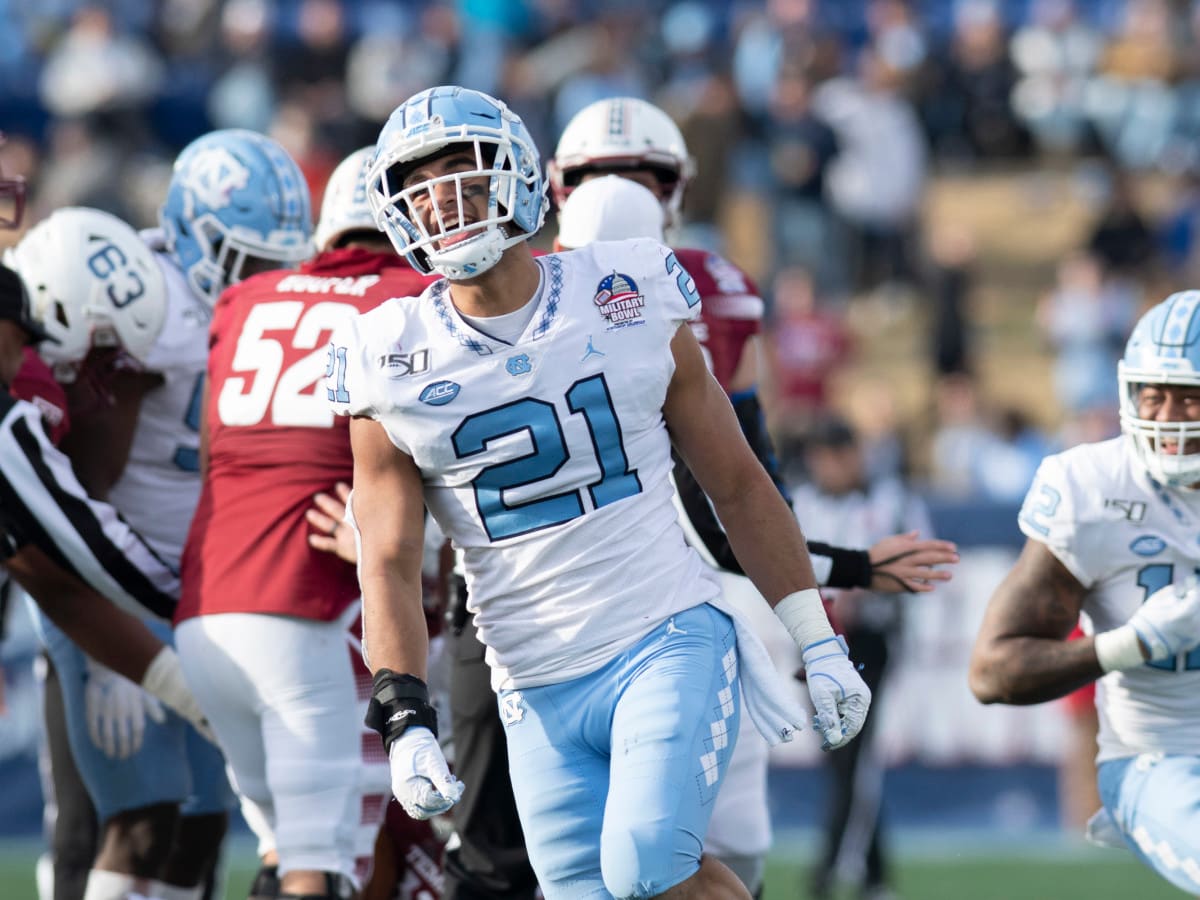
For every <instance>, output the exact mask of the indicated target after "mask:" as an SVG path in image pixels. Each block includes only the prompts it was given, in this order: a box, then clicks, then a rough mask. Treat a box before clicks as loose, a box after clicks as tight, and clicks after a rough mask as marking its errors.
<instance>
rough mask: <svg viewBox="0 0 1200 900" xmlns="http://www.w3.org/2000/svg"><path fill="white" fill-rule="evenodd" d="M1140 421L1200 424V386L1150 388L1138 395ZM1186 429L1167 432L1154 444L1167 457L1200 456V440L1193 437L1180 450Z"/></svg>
mask: <svg viewBox="0 0 1200 900" xmlns="http://www.w3.org/2000/svg"><path fill="white" fill-rule="evenodd" d="M1137 414H1138V418H1140V419H1146V420H1151V421H1154V422H1158V423H1161V424H1167V423H1172V422H1200V385H1176V384H1146V385H1142V387H1141V388H1140V389H1139V390H1138V393H1137ZM1181 433H1182V429H1171V428H1169V427H1168V428H1167V429H1164V430H1163V431H1162V432H1161V435H1160V436H1159V437H1157V438H1156V439H1155V440H1154V449H1155V451H1156V452H1157V453H1159V454H1161V455H1163V456H1177V455H1179V454H1180V453H1181V452H1182V453H1183V454H1185V455H1186V454H1192V453H1200V438H1195V437H1189V438H1188V439H1187V440H1185V441H1184V442H1183V447H1182V450H1181V448H1180V439H1181Z"/></svg>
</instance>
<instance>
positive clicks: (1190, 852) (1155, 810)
mask: <svg viewBox="0 0 1200 900" xmlns="http://www.w3.org/2000/svg"><path fill="white" fill-rule="evenodd" d="M1117 374H1118V380H1119V382H1120V390H1121V396H1120V416H1121V431H1122V432H1123V433H1122V435H1121V436H1120V437H1117V438H1113V439H1112V440H1108V441H1103V442H1100V443H1096V444H1082V445H1080V446H1077V447H1073V448H1072V449H1070V450H1067V451H1064V452H1063V453H1059V454H1056V455H1054V456H1050V457H1047V458H1046V459H1045V460H1044V461H1043V462H1042V465H1041V468H1040V469H1039V470H1038V473H1037V476H1036V478H1035V479H1034V482H1033V485H1032V487H1031V488H1030V490H1029V494H1028V495H1027V496H1026V498H1025V503H1024V505H1023V506H1022V508H1021V513H1020V518H1019V523H1020V527H1021V530H1022V531H1023V532H1024V533H1025V535H1026V537H1027V538H1028V540H1027V541H1026V542H1025V547H1024V549H1023V550H1022V552H1021V556H1020V558H1019V559H1018V560H1017V562H1016V564H1015V566H1014V567H1013V569H1012V571H1011V572H1009V574H1008V575H1007V576H1006V577H1005V579H1004V581H1003V582H1002V583H1001V584H1000V586H999V587H998V588H997V589H996V592H995V593H994V594H993V596H992V599H991V602H990V604H989V606H988V610H987V613H986V614H985V616H984V620H983V624H982V626H981V627H980V632H979V636H978V639H977V641H976V644H975V648H974V651H973V654H972V658H971V669H970V684H971V689H972V691H974V693H975V695H976V696H977V697H978V698H979V699H980V700H982V701H983V702H985V703H1013V704H1024V703H1041V702H1043V701H1046V700H1052V699H1054V698H1056V697H1062V696H1064V695H1066V694H1068V693H1070V692H1071V691H1073V690H1075V689H1076V688H1078V687H1080V686H1082V685H1085V684H1087V683H1089V682H1091V681H1097V684H1096V707H1097V711H1098V713H1099V718H1100V731H1099V737H1098V743H1099V752H1098V755H1097V768H1098V774H1097V783H1098V787H1099V792H1100V799H1101V801H1102V802H1103V808H1102V809H1101V810H1100V811H1099V812H1098V813H1097V814H1096V815H1095V816H1093V817H1092V820H1091V821H1090V822H1089V823H1088V831H1089V836H1091V837H1093V838H1094V839H1097V840H1099V841H1101V842H1111V843H1115V844H1117V845H1119V844H1120V843H1121V842H1123V843H1124V844H1125V845H1127V846H1128V847H1130V848H1131V849H1132V850H1133V851H1134V852H1135V853H1136V854H1137V855H1138V856H1139V857H1140V858H1141V859H1142V861H1143V862H1145V863H1146V864H1147V865H1149V866H1151V867H1152V868H1154V869H1155V871H1157V872H1158V873H1159V874H1160V875H1162V876H1163V877H1164V878H1166V879H1168V880H1169V881H1171V882H1172V883H1173V884H1175V885H1176V886H1177V887H1179V888H1181V889H1183V890H1185V891H1187V892H1188V893H1190V894H1200V749H1198V748H1200V588H1198V587H1197V580H1196V578H1197V575H1198V574H1200V545H1198V544H1197V536H1198V535H1200V493H1198V492H1197V490H1196V488H1197V487H1200V291H1184V292H1181V293H1177V294H1172V295H1171V296H1169V297H1168V298H1167V299H1166V300H1164V301H1163V302H1162V303H1159V304H1158V305H1157V306H1155V307H1154V308H1152V309H1151V310H1150V311H1149V312H1147V313H1146V314H1145V315H1144V316H1143V317H1142V318H1141V320H1140V321H1139V322H1138V324H1137V326H1136V327H1135V328H1134V330H1133V334H1132V335H1131V337H1130V338H1129V343H1128V344H1127V346H1126V348H1125V355H1124V358H1123V359H1122V360H1121V362H1120V364H1119V365H1118V369H1117ZM1081 612H1082V614H1083V624H1084V630H1085V632H1086V636H1085V637H1083V638H1082V639H1078V640H1070V641H1069V640H1067V639H1066V638H1067V635H1068V634H1070V632H1071V629H1072V628H1073V627H1074V625H1075V622H1076V620H1077V618H1078V617H1079V615H1080V613H1081Z"/></svg>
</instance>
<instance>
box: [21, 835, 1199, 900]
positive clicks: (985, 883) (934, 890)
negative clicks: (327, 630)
mask: <svg viewBox="0 0 1200 900" xmlns="http://www.w3.org/2000/svg"><path fill="white" fill-rule="evenodd" d="M37 849H38V848H37V847H36V846H35V845H33V844H30V843H28V842H25V843H20V844H7V845H6V844H0V898H2V900H37V893H36V892H35V890H34V882H33V863H34V858H35V856H36V853H37ZM805 867H806V862H805V854H804V850H803V849H802V848H801V847H800V846H798V845H797V846H795V847H793V848H792V849H790V850H788V849H781V850H780V851H779V852H777V853H776V854H775V855H774V856H773V857H772V859H771V862H770V865H769V868H768V870H767V884H766V891H765V897H764V900H807V894H806V893H805V891H804V872H805ZM254 868H255V867H254V859H253V856H252V853H251V848H250V844H249V843H246V842H243V843H240V844H238V845H236V846H235V847H234V848H233V849H232V851H231V853H230V860H229V871H228V881H227V890H226V897H227V900H244V898H245V896H246V890H247V888H248V887H249V885H250V879H251V878H252V877H253V874H254ZM896 871H897V879H896V885H895V888H896V894H897V896H898V897H899V898H902V900H1109V898H1112V900H1128V898H1136V900H1178V898H1181V897H1186V896H1187V895H1186V894H1184V893H1183V892H1181V891H1178V890H1175V889H1174V888H1173V887H1171V886H1170V885H1169V884H1167V883H1166V882H1165V881H1163V880H1162V879H1160V878H1159V877H1158V876H1156V875H1155V874H1154V873H1152V872H1150V870H1149V869H1146V868H1144V867H1143V866H1141V865H1140V864H1139V863H1138V862H1136V861H1135V860H1134V858H1133V857H1132V856H1131V855H1130V854H1128V853H1122V852H1118V851H1106V850H1093V849H1090V848H1069V849H1064V850H1062V851H1061V852H1060V851H1058V850H1055V849H1051V850H1046V849H1037V850H1030V851H1027V852H1022V851H1020V850H1016V849H1011V848H1008V849H1005V850H1003V851H1002V852H997V853H994V854H989V853H988V852H987V850H986V848H983V847H980V848H977V849H971V850H970V851H963V852H961V853H959V852H955V853H953V854H950V855H946V856H944V857H942V858H935V857H933V856H931V855H930V853H929V852H928V851H927V850H922V851H921V852H919V853H915V854H908V855H904V856H902V857H901V858H900V859H899V860H898V862H897V866H896ZM839 900H854V895H853V894H852V893H850V892H844V893H843V894H841V895H840V896H839Z"/></svg>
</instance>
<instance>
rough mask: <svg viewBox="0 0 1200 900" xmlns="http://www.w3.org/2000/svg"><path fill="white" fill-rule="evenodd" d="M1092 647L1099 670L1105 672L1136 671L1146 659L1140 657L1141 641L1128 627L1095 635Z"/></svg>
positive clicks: (1123, 626)
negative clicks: (1094, 650)
mask: <svg viewBox="0 0 1200 900" xmlns="http://www.w3.org/2000/svg"><path fill="white" fill-rule="evenodd" d="M1093 646H1094V647H1095V648H1096V659H1097V660H1098V661H1099V663H1100V668H1101V669H1103V670H1104V671H1105V672H1121V671H1124V670H1125V669H1136V668H1137V667H1138V666H1140V665H1141V664H1142V663H1144V662H1145V661H1146V657H1145V656H1143V655H1142V642H1141V639H1140V638H1138V634H1137V632H1136V631H1135V630H1134V629H1133V627H1132V626H1130V625H1122V626H1121V627H1120V628H1114V629H1112V630H1111V631H1102V632H1100V633H1099V634H1098V635H1096V639H1095V641H1093Z"/></svg>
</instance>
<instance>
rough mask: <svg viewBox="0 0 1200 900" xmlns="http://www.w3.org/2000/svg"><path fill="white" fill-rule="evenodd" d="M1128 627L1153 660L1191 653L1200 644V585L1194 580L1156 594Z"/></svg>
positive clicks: (1139, 610)
mask: <svg viewBox="0 0 1200 900" xmlns="http://www.w3.org/2000/svg"><path fill="white" fill-rule="evenodd" d="M1127 624H1128V625H1129V627H1130V628H1132V629H1133V630H1134V631H1136V632H1137V636H1138V638H1139V639H1140V640H1141V642H1142V644H1143V645H1144V646H1145V647H1146V649H1147V650H1149V651H1150V659H1151V660H1153V661H1158V660H1163V659H1170V658H1171V657H1173V656H1175V654H1177V653H1183V652H1184V651H1186V650H1191V649H1192V648H1193V647H1195V646H1196V645H1197V644H1200V582H1198V581H1197V580H1196V578H1195V577H1192V578H1189V579H1187V580H1186V581H1184V582H1182V583H1181V584H1168V585H1167V586H1166V587H1164V588H1161V589H1160V590H1157V591H1155V592H1154V593H1153V594H1151V595H1150V596H1149V597H1147V598H1146V602H1145V603H1143V604H1142V605H1141V606H1139V607H1138V609H1137V612H1135V613H1134V614H1133V615H1132V616H1130V617H1129V622H1128V623H1127Z"/></svg>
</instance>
